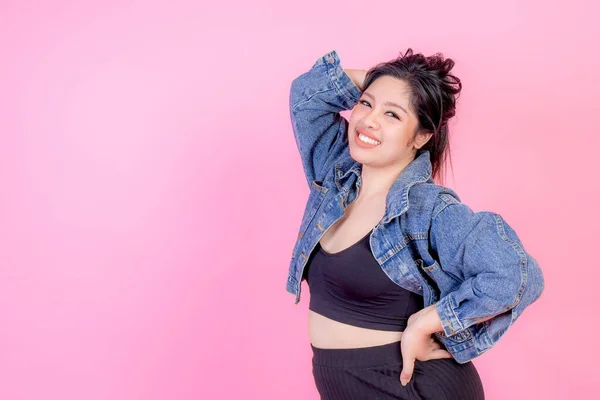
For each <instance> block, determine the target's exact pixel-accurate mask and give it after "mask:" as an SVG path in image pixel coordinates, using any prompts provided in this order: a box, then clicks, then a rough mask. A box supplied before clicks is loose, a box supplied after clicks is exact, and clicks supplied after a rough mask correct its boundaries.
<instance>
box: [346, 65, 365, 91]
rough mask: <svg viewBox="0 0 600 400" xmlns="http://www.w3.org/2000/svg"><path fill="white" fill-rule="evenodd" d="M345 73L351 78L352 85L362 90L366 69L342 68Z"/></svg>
mask: <svg viewBox="0 0 600 400" xmlns="http://www.w3.org/2000/svg"><path fill="white" fill-rule="evenodd" d="M344 72H345V73H346V75H348V76H349V77H350V79H352V82H353V83H354V85H355V86H356V87H357V88H359V89H360V90H361V91H362V90H363V84H364V83H365V77H366V76H367V70H366V69H344Z"/></svg>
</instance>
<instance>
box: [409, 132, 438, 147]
mask: <svg viewBox="0 0 600 400" xmlns="http://www.w3.org/2000/svg"><path fill="white" fill-rule="evenodd" d="M432 136H433V133H424V132H419V133H417V136H416V137H415V140H414V143H413V147H414V148H415V149H416V150H419V149H420V148H421V147H423V146H425V145H426V144H427V142H429V139H431V137H432Z"/></svg>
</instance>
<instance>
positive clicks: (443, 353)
mask: <svg viewBox="0 0 600 400" xmlns="http://www.w3.org/2000/svg"><path fill="white" fill-rule="evenodd" d="M441 358H452V354H450V353H449V352H448V351H447V350H444V349H436V350H433V351H432V352H431V353H429V359H430V360H439V359H441Z"/></svg>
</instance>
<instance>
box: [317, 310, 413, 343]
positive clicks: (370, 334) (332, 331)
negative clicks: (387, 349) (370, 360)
mask: <svg viewBox="0 0 600 400" xmlns="http://www.w3.org/2000/svg"><path fill="white" fill-rule="evenodd" d="M308 335H309V339H310V343H311V344H312V345H313V346H315V347H318V348H322V349H352V348H359V347H372V346H379V345H384V344H388V343H393V342H397V341H400V339H401V338H402V332H393V331H381V330H375V329H368V328H361V327H358V326H353V325H348V324H344V323H342V322H338V321H334V320H332V319H330V318H327V317H324V316H323V315H321V314H318V313H316V312H314V311H311V310H309V311H308Z"/></svg>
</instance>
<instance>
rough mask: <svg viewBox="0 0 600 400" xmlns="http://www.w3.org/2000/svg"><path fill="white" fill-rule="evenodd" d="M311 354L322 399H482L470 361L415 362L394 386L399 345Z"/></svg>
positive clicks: (398, 369) (399, 361) (399, 368)
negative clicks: (407, 379) (403, 380)
mask: <svg viewBox="0 0 600 400" xmlns="http://www.w3.org/2000/svg"><path fill="white" fill-rule="evenodd" d="M311 347H312V350H313V376H314V378H315V384H316V386H317V390H318V391H319V394H320V395H321V399H324V400H351V399H369V400H370V399H406V400H417V399H423V400H483V399H484V393H483V385H482V383H481V379H480V377H479V374H478V373H477V370H476V369H475V366H474V365H473V363H472V362H468V363H465V364H459V363H458V362H456V360H454V359H452V358H446V359H439V360H430V361H416V362H415V368H414V372H413V376H412V378H411V380H410V382H409V383H408V385H406V386H402V385H401V384H400V372H401V371H402V355H401V353H400V342H394V343H390V344H386V345H382V346H375V347H365V348H357V349H319V348H316V347H314V346H311Z"/></svg>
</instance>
